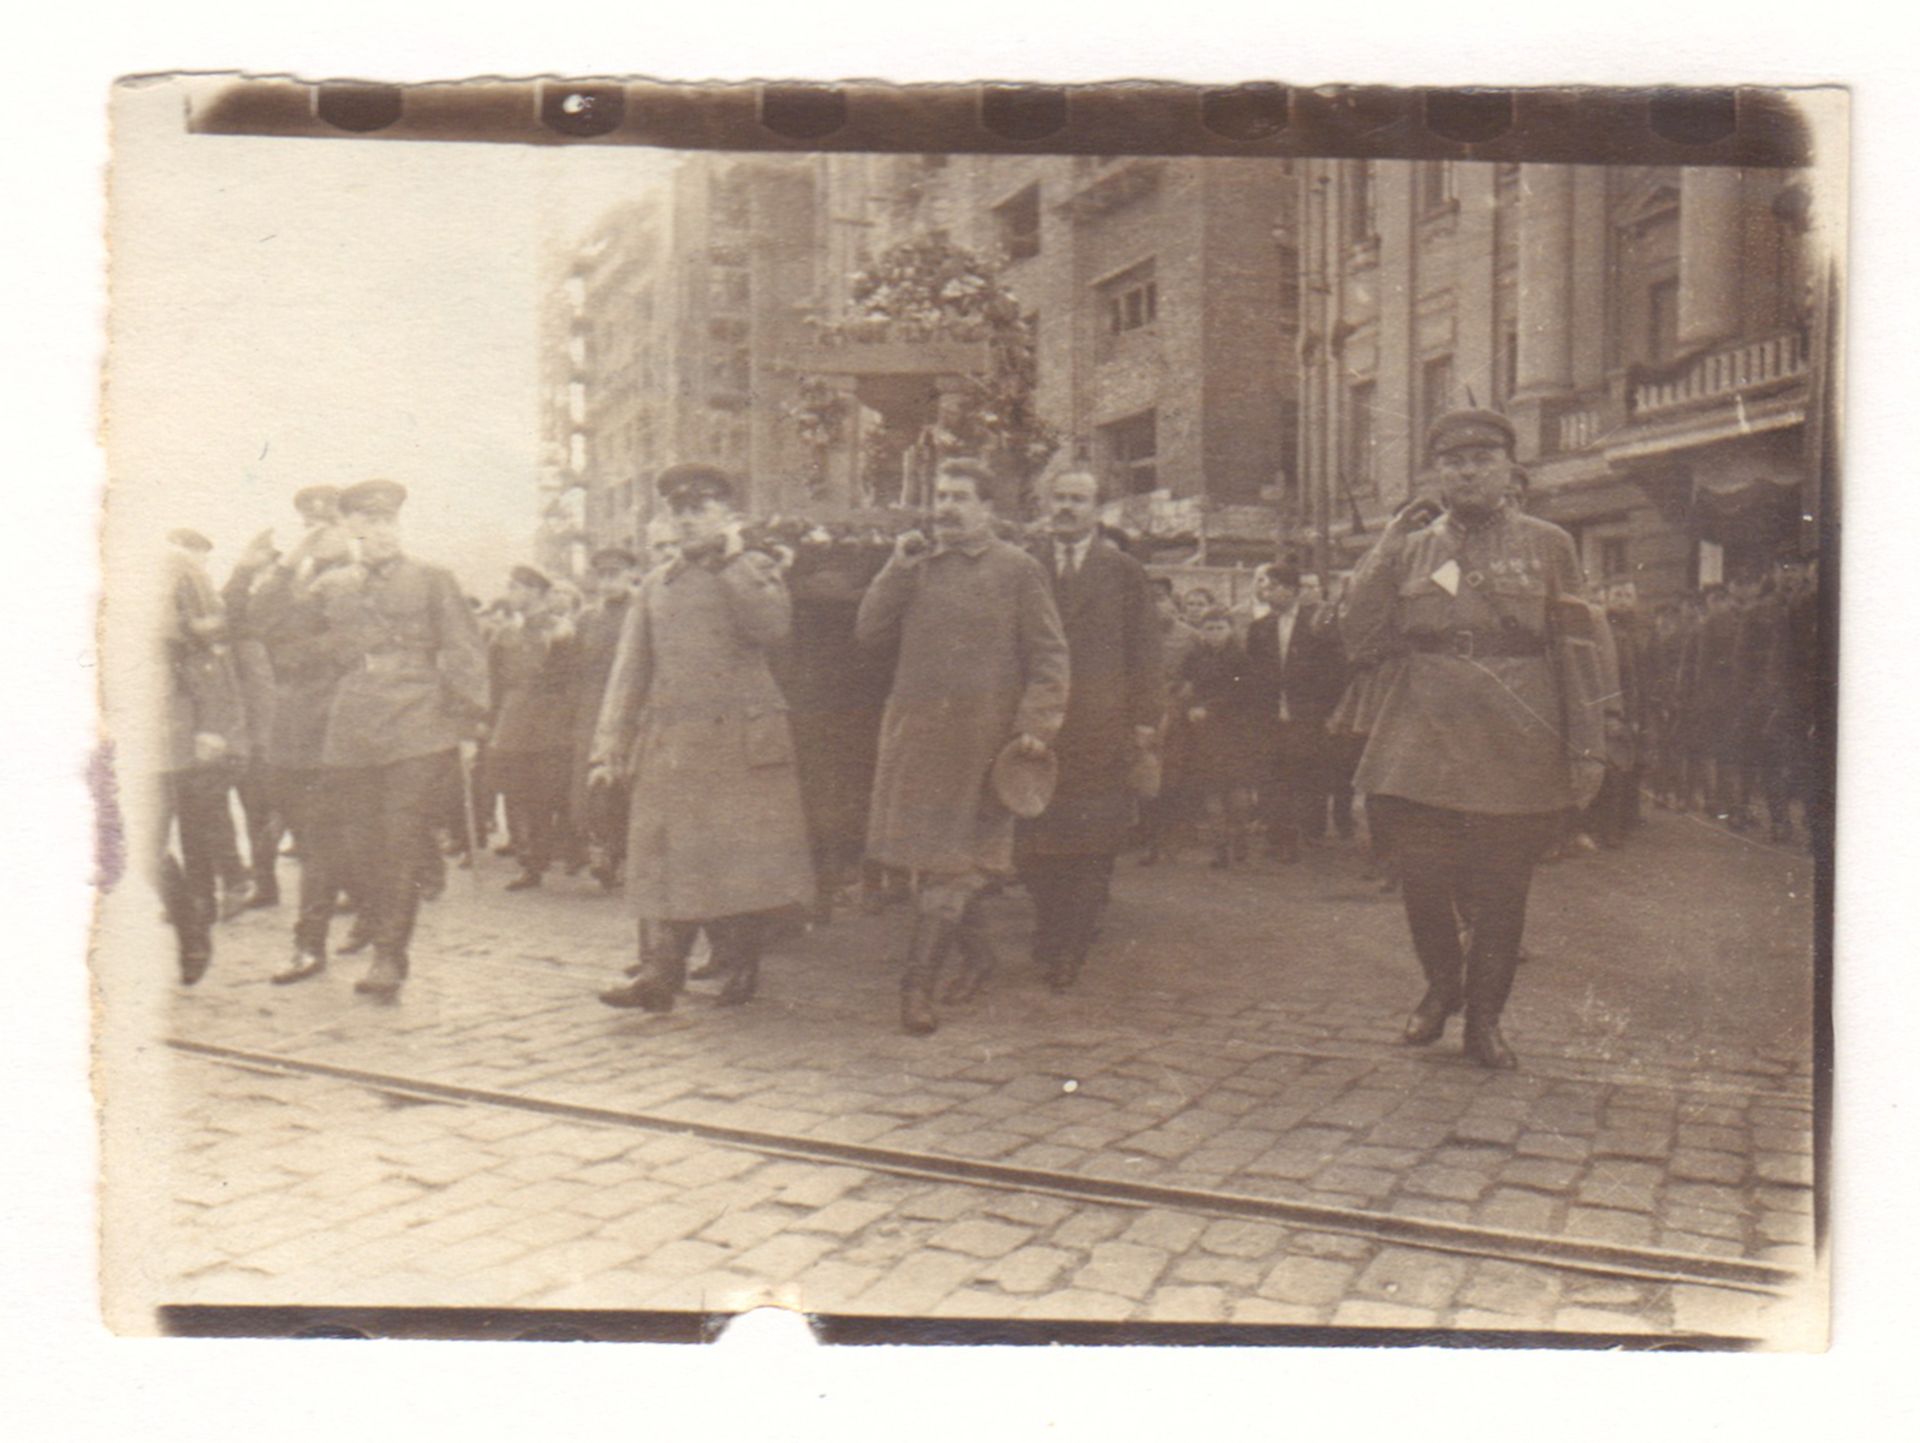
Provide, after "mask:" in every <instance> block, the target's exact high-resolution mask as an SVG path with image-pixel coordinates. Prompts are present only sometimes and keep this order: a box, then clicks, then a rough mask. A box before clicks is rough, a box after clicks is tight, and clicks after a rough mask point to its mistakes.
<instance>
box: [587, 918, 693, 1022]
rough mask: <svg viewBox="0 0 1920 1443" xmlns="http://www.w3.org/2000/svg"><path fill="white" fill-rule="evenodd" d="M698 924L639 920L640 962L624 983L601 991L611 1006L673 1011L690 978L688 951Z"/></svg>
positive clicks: (650, 1010) (606, 1002) (605, 1001)
mask: <svg viewBox="0 0 1920 1443" xmlns="http://www.w3.org/2000/svg"><path fill="white" fill-rule="evenodd" d="M698 931H699V929H698V928H697V927H693V926H687V925H682V924H680V923H676V922H662V923H657V924H651V925H650V924H648V923H645V922H642V923H641V924H640V966H639V969H638V970H637V971H636V972H635V973H634V976H633V980H632V981H631V982H629V983H627V984H626V985H625V986H623V987H615V988H613V989H612V990H611V991H607V992H602V993H601V994H600V1000H601V1001H602V1002H603V1003H605V1004H606V1005H607V1006H609V1007H641V1008H645V1009H646V1010H647V1011H648V1012H671V1011H673V1003H674V999H675V998H676V997H678V996H679V995H680V989H681V988H683V987H684V986H686V982H687V953H688V952H689V951H690V950H691V949H692V947H693V939H694V936H695V934H696V933H697V932H698Z"/></svg>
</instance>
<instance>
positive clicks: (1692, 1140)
mask: <svg viewBox="0 0 1920 1443" xmlns="http://www.w3.org/2000/svg"><path fill="white" fill-rule="evenodd" d="M1680 1146H1681V1147H1682V1148H1691V1149H1697V1150H1698V1151H1701V1152H1738V1153H1744V1152H1745V1151H1747V1134H1746V1130H1745V1129H1744V1128H1738V1127H1713V1126H1710V1125H1708V1124H1707V1123H1703V1122H1682V1123H1681V1124H1680ZM1676 1160H1677V1157H1676Z"/></svg>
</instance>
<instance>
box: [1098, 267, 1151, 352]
mask: <svg viewBox="0 0 1920 1443" xmlns="http://www.w3.org/2000/svg"><path fill="white" fill-rule="evenodd" d="M1100 295H1101V298H1102V300H1103V301H1104V302H1105V304H1106V323H1107V333H1108V334H1109V335H1114V336H1118V335H1122V334H1124V333H1125V332H1127V331H1137V330H1140V329H1141V328H1142V327H1145V326H1150V325H1152V324H1153V322H1154V319H1155V317H1157V316H1158V315H1159V313H1160V288H1159V286H1158V285H1157V284H1156V283H1155V281H1154V278H1153V262H1152V261H1150V260H1149V261H1143V262H1141V263H1140V264H1139V265H1137V266H1134V267H1133V268H1132V269H1130V270H1127V271H1123V272H1122V273H1121V274H1119V275H1117V276H1115V277H1114V278H1113V279H1112V280H1110V281H1106V282H1104V283H1102V285H1101V286H1100Z"/></svg>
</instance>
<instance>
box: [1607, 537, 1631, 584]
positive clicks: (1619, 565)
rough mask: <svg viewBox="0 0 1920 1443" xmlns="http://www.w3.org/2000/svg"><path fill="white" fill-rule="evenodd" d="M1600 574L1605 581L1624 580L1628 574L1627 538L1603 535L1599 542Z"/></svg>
mask: <svg viewBox="0 0 1920 1443" xmlns="http://www.w3.org/2000/svg"><path fill="white" fill-rule="evenodd" d="M1600 575H1601V577H1602V579H1604V580H1607V581H1624V580H1626V579H1627V576H1628V569H1627V538H1626V537H1624V536H1608V537H1603V538H1602V539H1601V542H1600Z"/></svg>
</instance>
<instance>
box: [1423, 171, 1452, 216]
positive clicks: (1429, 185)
mask: <svg viewBox="0 0 1920 1443" xmlns="http://www.w3.org/2000/svg"><path fill="white" fill-rule="evenodd" d="M1419 176H1420V209H1421V210H1423V211H1433V210H1443V209H1445V208H1446V207H1447V206H1449V205H1452V204H1453V195H1454V192H1453V180H1454V176H1453V162H1452V161H1450V160H1423V161H1421V162H1420V169H1419Z"/></svg>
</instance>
